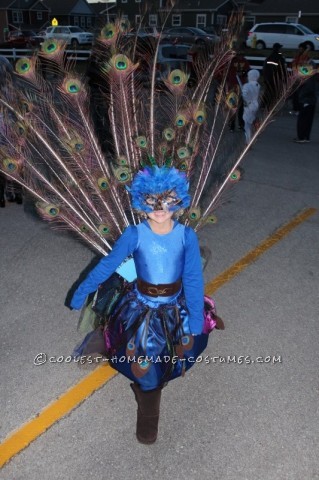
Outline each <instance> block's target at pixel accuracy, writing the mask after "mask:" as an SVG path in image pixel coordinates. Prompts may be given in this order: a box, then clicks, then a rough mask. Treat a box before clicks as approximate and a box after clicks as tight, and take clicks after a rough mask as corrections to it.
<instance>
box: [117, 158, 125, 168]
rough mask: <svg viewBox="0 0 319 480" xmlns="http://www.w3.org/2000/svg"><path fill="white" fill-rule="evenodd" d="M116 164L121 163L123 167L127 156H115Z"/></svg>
mask: <svg viewBox="0 0 319 480" xmlns="http://www.w3.org/2000/svg"><path fill="white" fill-rule="evenodd" d="M117 164H118V165H121V166H122V167H123V166H126V165H127V158H126V157H123V156H121V157H118V158H117Z"/></svg>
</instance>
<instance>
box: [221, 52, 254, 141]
mask: <svg viewBox="0 0 319 480" xmlns="http://www.w3.org/2000/svg"><path fill="white" fill-rule="evenodd" d="M248 70H250V65H249V62H248V60H247V58H245V57H244V55H243V53H242V52H241V51H239V52H237V53H236V55H235V56H234V57H233V59H232V61H231V64H230V66H229V70H228V75H227V80H226V87H227V91H232V90H233V91H235V92H236V93H237V95H238V107H237V110H236V113H235V114H234V115H233V116H232V118H231V120H230V122H229V130H230V131H231V132H234V131H235V128H236V117H237V121H238V128H239V130H244V129H245V122H244V120H243V113H244V103H243V99H242V95H241V92H242V87H243V85H244V84H245V83H246V82H247V73H248Z"/></svg>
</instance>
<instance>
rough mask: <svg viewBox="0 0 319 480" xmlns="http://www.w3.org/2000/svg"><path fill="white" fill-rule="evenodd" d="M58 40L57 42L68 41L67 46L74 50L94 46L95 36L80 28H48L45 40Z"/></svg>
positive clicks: (68, 26) (62, 26)
mask: <svg viewBox="0 0 319 480" xmlns="http://www.w3.org/2000/svg"><path fill="white" fill-rule="evenodd" d="M48 38H56V39H57V40H64V41H66V43H67V45H71V46H72V47H73V48H76V47H78V46H79V45H86V44H92V43H93V38H94V35H93V34H92V33H89V32H85V31H84V30H82V28H80V27H75V26H72V25H61V26H59V27H48V28H47V29H46V31H45V39H48Z"/></svg>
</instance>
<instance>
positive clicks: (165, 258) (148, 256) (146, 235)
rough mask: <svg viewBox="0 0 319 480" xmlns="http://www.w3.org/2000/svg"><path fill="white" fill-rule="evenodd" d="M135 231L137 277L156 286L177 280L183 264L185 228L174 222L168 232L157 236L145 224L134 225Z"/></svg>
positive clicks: (180, 274)
mask: <svg viewBox="0 0 319 480" xmlns="http://www.w3.org/2000/svg"><path fill="white" fill-rule="evenodd" d="M137 231H138V243H137V248H136V250H135V252H134V261H135V266H136V272H137V276H138V277H139V278H141V279H143V280H144V281H146V282H148V283H152V284H155V285H156V284H161V283H173V282H176V280H178V279H180V278H181V276H182V273H183V268H184V264H185V226H184V225H181V224H179V223H175V225H174V228H173V229H172V230H171V231H170V232H169V233H167V234H165V235H158V234H156V233H154V232H153V231H152V230H151V228H150V227H149V225H148V224H147V223H146V222H144V223H141V224H139V225H138V226H137Z"/></svg>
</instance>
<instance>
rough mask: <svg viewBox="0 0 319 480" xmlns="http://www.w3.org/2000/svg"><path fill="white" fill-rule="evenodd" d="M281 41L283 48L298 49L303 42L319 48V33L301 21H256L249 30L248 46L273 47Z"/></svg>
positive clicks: (312, 47)
mask: <svg viewBox="0 0 319 480" xmlns="http://www.w3.org/2000/svg"><path fill="white" fill-rule="evenodd" d="M274 43H280V44H281V45H282V46H283V48H289V49H293V50H296V49H297V48H298V47H299V45H300V44H301V43H307V44H308V45H309V47H310V49H311V50H319V34H316V33H314V32H312V31H311V30H310V29H309V28H308V27H305V25H301V24H300V23H284V22H274V23H256V25H254V26H253V27H252V28H251V29H250V30H249V32H248V37H247V40H246V45H247V47H250V48H257V49H258V50H262V49H264V48H272V47H273V45H274Z"/></svg>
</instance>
